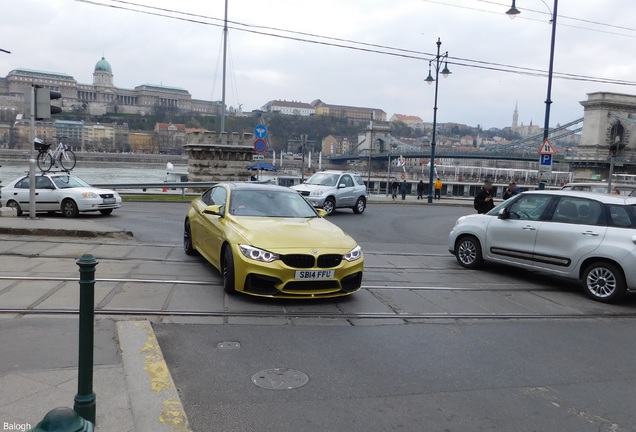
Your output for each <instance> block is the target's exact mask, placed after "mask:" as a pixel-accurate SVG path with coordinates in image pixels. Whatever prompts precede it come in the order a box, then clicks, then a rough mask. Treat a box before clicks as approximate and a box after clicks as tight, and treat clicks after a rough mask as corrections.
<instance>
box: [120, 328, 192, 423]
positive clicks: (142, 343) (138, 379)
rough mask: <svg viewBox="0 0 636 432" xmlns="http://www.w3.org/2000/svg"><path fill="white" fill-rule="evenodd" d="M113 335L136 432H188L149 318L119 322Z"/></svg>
mask: <svg viewBox="0 0 636 432" xmlns="http://www.w3.org/2000/svg"><path fill="white" fill-rule="evenodd" d="M117 335H118V338H119V346H120V349H121V352H122V354H121V355H122V361H123V365H124V375H125V377H126V386H127V388H128V397H129V399H130V406H131V411H132V416H133V423H134V426H135V431H136V432H174V431H180V432H192V429H191V428H190V423H189V421H188V416H187V415H186V413H185V410H184V409H183V404H182V403H181V398H180V397H179V393H178V392H177V388H176V387H175V385H174V381H173V380H172V375H171V374H170V370H169V369H168V365H167V364H166V362H165V360H164V358H163V354H162V352H161V347H159V342H158V341H157V338H156V337H155V332H154V330H153V328H152V325H151V324H150V322H149V321H146V320H141V321H119V322H117Z"/></svg>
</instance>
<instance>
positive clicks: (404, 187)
mask: <svg viewBox="0 0 636 432" xmlns="http://www.w3.org/2000/svg"><path fill="white" fill-rule="evenodd" d="M407 187H408V184H407V183H406V180H402V184H401V185H400V193H401V194H402V199H403V200H405V199H406V189H407Z"/></svg>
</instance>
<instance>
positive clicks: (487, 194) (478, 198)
mask: <svg viewBox="0 0 636 432" xmlns="http://www.w3.org/2000/svg"><path fill="white" fill-rule="evenodd" d="M494 199H495V197H494V191H493V189H492V182H491V181H490V180H486V181H485V182H484V185H483V186H482V187H481V190H480V191H479V192H477V195H475V200H474V207H475V210H477V213H488V212H489V211H490V210H492V209H493V208H494V207H495V201H494Z"/></svg>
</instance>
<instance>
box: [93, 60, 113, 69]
mask: <svg viewBox="0 0 636 432" xmlns="http://www.w3.org/2000/svg"><path fill="white" fill-rule="evenodd" d="M98 71H105V72H108V73H113V69H112V68H111V67H110V63H108V62H107V61H106V59H105V58H104V57H102V59H101V60H100V61H98V62H97V63H96V64H95V72H98Z"/></svg>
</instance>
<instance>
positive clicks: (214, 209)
mask: <svg viewBox="0 0 636 432" xmlns="http://www.w3.org/2000/svg"><path fill="white" fill-rule="evenodd" d="M222 208H223V206H222V205H218V204H215V205H209V206H207V207H206V208H204V209H203V213H205V214H211V215H215V216H223V211H222V210H221V209H222Z"/></svg>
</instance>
